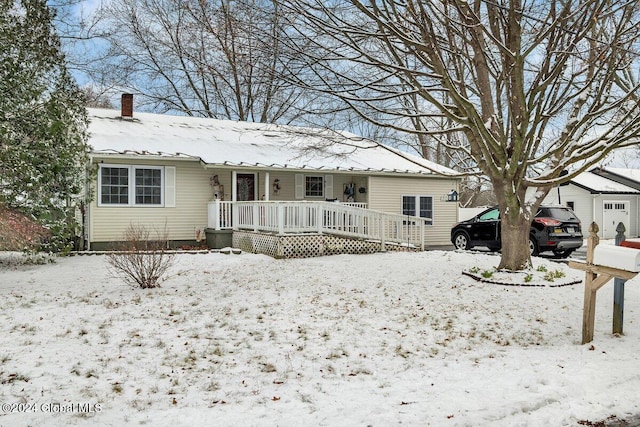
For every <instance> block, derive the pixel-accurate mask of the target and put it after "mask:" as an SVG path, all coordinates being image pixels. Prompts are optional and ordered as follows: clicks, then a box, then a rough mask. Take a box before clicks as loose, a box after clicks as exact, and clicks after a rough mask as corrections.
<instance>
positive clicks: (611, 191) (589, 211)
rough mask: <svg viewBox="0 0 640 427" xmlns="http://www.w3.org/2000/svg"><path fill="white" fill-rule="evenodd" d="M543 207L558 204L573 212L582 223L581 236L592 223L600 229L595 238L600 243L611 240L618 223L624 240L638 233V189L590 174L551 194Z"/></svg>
mask: <svg viewBox="0 0 640 427" xmlns="http://www.w3.org/2000/svg"><path fill="white" fill-rule="evenodd" d="M543 203H545V204H561V205H564V206H568V207H570V208H571V209H573V211H574V212H575V213H576V215H577V216H578V218H580V220H581V221H582V233H583V234H584V235H585V236H586V235H588V229H589V224H591V222H593V221H595V222H596V223H597V224H598V226H599V227H600V232H599V233H598V235H599V236H600V238H603V239H613V238H614V237H615V235H616V227H617V226H618V224H619V223H621V222H622V223H623V224H624V226H625V228H626V230H627V231H626V233H625V234H626V236H627V237H637V236H638V232H639V230H640V224H639V216H638V210H639V206H640V189H636V188H633V187H631V186H629V185H626V184H623V183H620V182H616V181H614V180H612V179H610V178H608V177H605V176H601V175H599V174H597V173H594V171H590V172H585V173H583V174H580V175H578V176H577V177H576V178H574V179H573V180H571V181H570V182H569V184H567V185H564V186H561V187H558V188H557V189H554V190H552V191H551V192H550V193H549V195H548V196H547V197H546V198H545V200H544V202H543Z"/></svg>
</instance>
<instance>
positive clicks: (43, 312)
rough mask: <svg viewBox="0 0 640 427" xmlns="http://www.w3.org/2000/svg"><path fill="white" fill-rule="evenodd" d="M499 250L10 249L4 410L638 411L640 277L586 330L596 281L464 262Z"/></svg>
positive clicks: (1, 348)
mask: <svg viewBox="0 0 640 427" xmlns="http://www.w3.org/2000/svg"><path fill="white" fill-rule="evenodd" d="M498 261H499V259H498V257H496V256H492V255H489V254H481V253H465V254H463V253H458V252H443V251H431V252H423V253H385V254H375V255H359V256H355V255H354V256H352V255H342V256H332V257H324V258H314V259H304V260H274V259H272V258H269V257H266V256H261V255H251V254H245V253H243V254H241V255H223V254H213V253H212V254H197V255H188V254H185V255H179V256H178V257H177V258H176V264H175V266H174V267H173V269H172V275H171V277H170V278H169V280H167V281H165V282H164V283H163V284H162V287H161V288H159V289H152V290H142V289H136V288H132V287H131V286H129V285H126V284H124V283H123V282H121V281H120V280H118V279H116V278H113V277H112V275H111V274H110V273H109V271H108V270H107V264H106V261H105V258H104V257H103V256H76V257H71V258H64V259H60V260H58V261H57V262H56V263H55V264H49V265H43V266H18V267H16V266H12V267H7V266H4V267H0V304H1V307H2V309H1V311H0V321H1V324H2V326H1V328H2V333H1V334H0V340H1V345H0V391H1V399H0V400H1V401H2V403H9V404H19V403H22V404H26V406H20V405H13V409H16V408H22V409H26V410H28V411H29V412H28V413H16V412H9V413H7V412H6V409H7V407H6V406H3V412H1V413H0V425H2V426H22V425H60V426H62V425H123V424H136V425H141V424H145V425H153V426H157V425H172V426H177V425H234V426H236V425H276V424H277V425H282V426H294V425H296V426H297V425H327V426H335V425H359V426H366V425H373V426H386V425H398V424H403V425H434V426H465V425H469V426H478V425H483V426H506V425H509V426H517V425H520V426H550V425H553V426H561V425H563V426H564V425H568V426H574V425H578V421H581V420H590V421H596V420H602V419H605V418H607V417H609V416H611V415H615V416H617V417H618V418H625V417H629V416H631V415H634V414H636V413H637V411H638V405H639V402H640V358H639V357H638V355H639V354H640V309H639V308H638V307H639V306H640V286H638V285H640V283H639V280H638V279H637V278H636V279H634V280H632V281H630V282H628V284H627V287H626V290H627V291H626V312H625V335H624V336H622V337H613V336H612V335H611V312H612V308H611V307H612V298H613V297H612V294H613V284H612V283H611V284H609V285H607V286H605V287H604V288H603V289H601V290H600V291H599V292H598V307H597V313H596V331H595V340H594V342H593V343H592V344H593V345H580V339H581V322H582V301H583V300H582V298H583V285H582V284H578V285H572V286H564V287H550V286H539V287H533V286H530V287H523V286H501V285H495V284H488V283H480V282H477V281H474V280H473V279H472V278H470V277H467V276H463V275H461V272H462V270H468V269H471V268H473V267H477V268H479V269H490V268H491V267H493V266H495V265H497V263H498ZM536 265H544V266H545V267H546V268H547V269H549V270H562V271H564V272H565V274H566V277H565V279H580V278H582V277H583V273H582V272H579V271H573V270H570V269H568V268H567V267H566V266H565V265H563V264H555V263H552V262H551V261H549V260H543V259H536ZM531 284H543V285H549V284H550V283H549V282H546V281H545V280H544V279H541V278H540V277H539V275H538V276H536V278H535V279H534V280H533V281H532V283H531ZM51 403H54V404H60V405H61V406H59V407H58V406H51ZM65 405H66V406H65ZM72 405H76V406H72ZM92 405H97V406H92ZM52 408H53V409H52ZM56 408H57V409H56ZM60 408H62V409H60ZM9 409H11V408H9ZM63 409H69V412H64V413H63V412H62V410H63ZM46 410H49V411H51V410H53V411H55V412H56V413H51V412H44V411H46ZM34 411H35V412H34Z"/></svg>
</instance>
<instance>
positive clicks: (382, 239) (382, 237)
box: [378, 214, 387, 252]
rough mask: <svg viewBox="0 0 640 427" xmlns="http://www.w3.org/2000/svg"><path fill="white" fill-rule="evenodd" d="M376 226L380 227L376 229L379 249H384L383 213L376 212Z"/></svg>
mask: <svg viewBox="0 0 640 427" xmlns="http://www.w3.org/2000/svg"><path fill="white" fill-rule="evenodd" d="M378 224H379V225H378V227H380V229H379V230H378V232H379V233H380V250H381V251H383V252H384V251H386V250H387V248H386V246H385V240H386V239H385V237H386V236H385V235H384V215H382V214H378Z"/></svg>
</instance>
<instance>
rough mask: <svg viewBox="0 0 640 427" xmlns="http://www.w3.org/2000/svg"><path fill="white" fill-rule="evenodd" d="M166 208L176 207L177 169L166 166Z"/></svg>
mask: <svg viewBox="0 0 640 427" xmlns="http://www.w3.org/2000/svg"><path fill="white" fill-rule="evenodd" d="M164 207H165V208H175V207H176V168H175V166H165V168H164Z"/></svg>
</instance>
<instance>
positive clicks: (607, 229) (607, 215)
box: [602, 200, 629, 239]
mask: <svg viewBox="0 0 640 427" xmlns="http://www.w3.org/2000/svg"><path fill="white" fill-rule="evenodd" d="M602 222H603V223H604V224H603V230H602V236H603V238H605V239H613V238H615V237H616V227H618V224H619V223H623V224H624V227H625V229H626V230H627V231H626V233H625V234H626V235H627V236H628V235H629V202H628V201H619V200H617V201H605V202H604V213H603V216H602Z"/></svg>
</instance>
